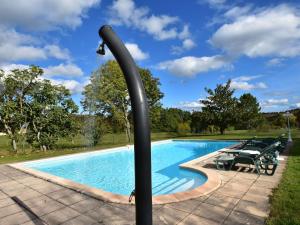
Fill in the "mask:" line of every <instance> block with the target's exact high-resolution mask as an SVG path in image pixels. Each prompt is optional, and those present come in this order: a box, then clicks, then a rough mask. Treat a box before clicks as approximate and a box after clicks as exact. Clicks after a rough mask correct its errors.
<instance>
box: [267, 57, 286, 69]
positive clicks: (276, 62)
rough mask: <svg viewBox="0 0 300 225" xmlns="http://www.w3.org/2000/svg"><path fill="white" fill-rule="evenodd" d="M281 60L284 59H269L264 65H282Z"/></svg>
mask: <svg viewBox="0 0 300 225" xmlns="http://www.w3.org/2000/svg"><path fill="white" fill-rule="evenodd" d="M283 61H284V59H283V58H273V59H270V60H269V61H268V62H267V63H266V65H267V66H270V67H274V66H282V65H283Z"/></svg>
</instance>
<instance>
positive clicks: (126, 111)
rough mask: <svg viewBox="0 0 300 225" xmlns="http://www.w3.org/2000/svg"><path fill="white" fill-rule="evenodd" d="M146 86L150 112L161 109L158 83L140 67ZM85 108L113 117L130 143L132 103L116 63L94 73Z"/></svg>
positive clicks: (88, 110) (85, 100)
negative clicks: (157, 108)
mask: <svg viewBox="0 0 300 225" xmlns="http://www.w3.org/2000/svg"><path fill="white" fill-rule="evenodd" d="M138 69H139V72H140V75H141V78H142V81H143V83H144V87H145V91H146V95H147V98H148V104H149V107H150V114H151V109H152V108H155V107H159V106H160V99H161V98H162V97H163V94H162V92H161V91H160V90H159V85H160V83H159V80H158V78H154V77H153V76H152V74H151V72H150V71H149V70H147V69H142V68H138ZM83 95H84V99H83V100H82V102H81V103H82V106H83V109H84V111H86V112H89V113H90V114H95V115H103V116H106V117H112V118H113V121H114V122H115V123H116V124H122V127H123V128H124V129H125V132H126V135H127V138H128V141H129V142H130V141H131V123H130V111H131V104H130V99H129V94H128V90H127V86H126V83H125V79H124V76H123V73H122V71H121V68H120V67H119V65H118V63H117V62H116V61H114V60H110V61H108V62H107V63H105V64H104V65H102V66H101V67H100V68H99V69H98V70H97V71H95V72H93V73H92V76H91V83H90V84H88V85H87V86H85V88H84V91H83Z"/></svg>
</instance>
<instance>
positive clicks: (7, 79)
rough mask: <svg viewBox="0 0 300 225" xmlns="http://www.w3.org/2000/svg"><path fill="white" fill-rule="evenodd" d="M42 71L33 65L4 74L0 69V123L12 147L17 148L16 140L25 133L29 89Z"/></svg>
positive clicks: (27, 121) (27, 118)
mask: <svg viewBox="0 0 300 225" xmlns="http://www.w3.org/2000/svg"><path fill="white" fill-rule="evenodd" d="M42 73H43V71H42V70H41V69H40V68H38V67H35V66H32V67H30V68H29V69H26V70H18V69H16V70H12V71H11V72H10V73H7V74H5V73H4V72H3V71H2V70H0V82H1V83H2V85H1V86H2V87H1V89H2V90H1V92H0V123H1V126H2V127H4V132H5V133H6V134H7V135H8V137H9V138H10V139H11V144H12V149H13V151H14V152H16V151H17V150H18V147H17V141H18V139H19V138H20V135H24V133H26V130H27V127H28V124H29V123H30V118H29V117H28V116H27V109H28V107H27V106H28V104H27V100H28V99H30V97H31V96H30V91H31V90H32V89H33V88H34V87H35V85H36V83H37V77H39V76H40V75H41V74H42Z"/></svg>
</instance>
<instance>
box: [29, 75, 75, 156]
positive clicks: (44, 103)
mask: <svg viewBox="0 0 300 225" xmlns="http://www.w3.org/2000/svg"><path fill="white" fill-rule="evenodd" d="M77 112H78V106H77V105H76V104H75V103H74V102H73V100H72V98H71V94H70V91H69V90H67V89H66V88H65V87H64V86H60V85H53V84H51V82H50V81H49V80H41V81H39V82H38V83H37V84H36V86H35V88H34V89H32V90H31V93H30V99H28V117H29V118H30V123H29V128H30V129H29V131H28V141H29V142H30V143H33V144H34V143H36V144H37V145H38V146H40V149H41V150H43V151H46V150H47V149H50V148H52V147H53V145H54V143H55V142H56V141H57V140H58V138H61V137H66V136H69V135H70V134H72V133H74V132H76V128H77V126H76V123H75V120H74V118H73V117H72V114H74V113H77Z"/></svg>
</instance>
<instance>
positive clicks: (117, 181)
mask: <svg viewBox="0 0 300 225" xmlns="http://www.w3.org/2000/svg"><path fill="white" fill-rule="evenodd" d="M236 143H237V142H235V141H179V140H170V141H165V142H160V143H153V144H152V153H151V154H152V192H153V195H162V194H171V193H177V192H182V191H187V190H191V189H194V188H196V187H198V186H200V185H202V184H204V183H205V182H206V180H207V177H206V176H205V175H204V174H201V173H198V172H193V171H191V170H187V169H183V168H180V167H179V165H180V164H182V163H185V162H188V161H190V160H193V159H195V158H198V157H201V156H204V155H206V154H209V153H212V152H214V151H216V150H219V149H221V148H225V147H228V146H230V145H233V144H236ZM23 165H24V166H25V167H27V168H31V169H35V170H39V171H42V172H46V173H49V174H52V175H55V176H59V177H62V178H66V179H69V180H72V181H75V182H78V183H81V184H84V185H88V186H91V187H95V188H99V189H102V190H104V191H107V192H112V193H115V194H121V195H130V193H131V192H132V190H133V189H134V152H133V147H130V148H127V147H123V148H118V149H115V150H107V151H97V152H91V153H83V154H76V155H71V156H64V157H57V158H53V159H46V160H39V161H32V162H26V163H23Z"/></svg>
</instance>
